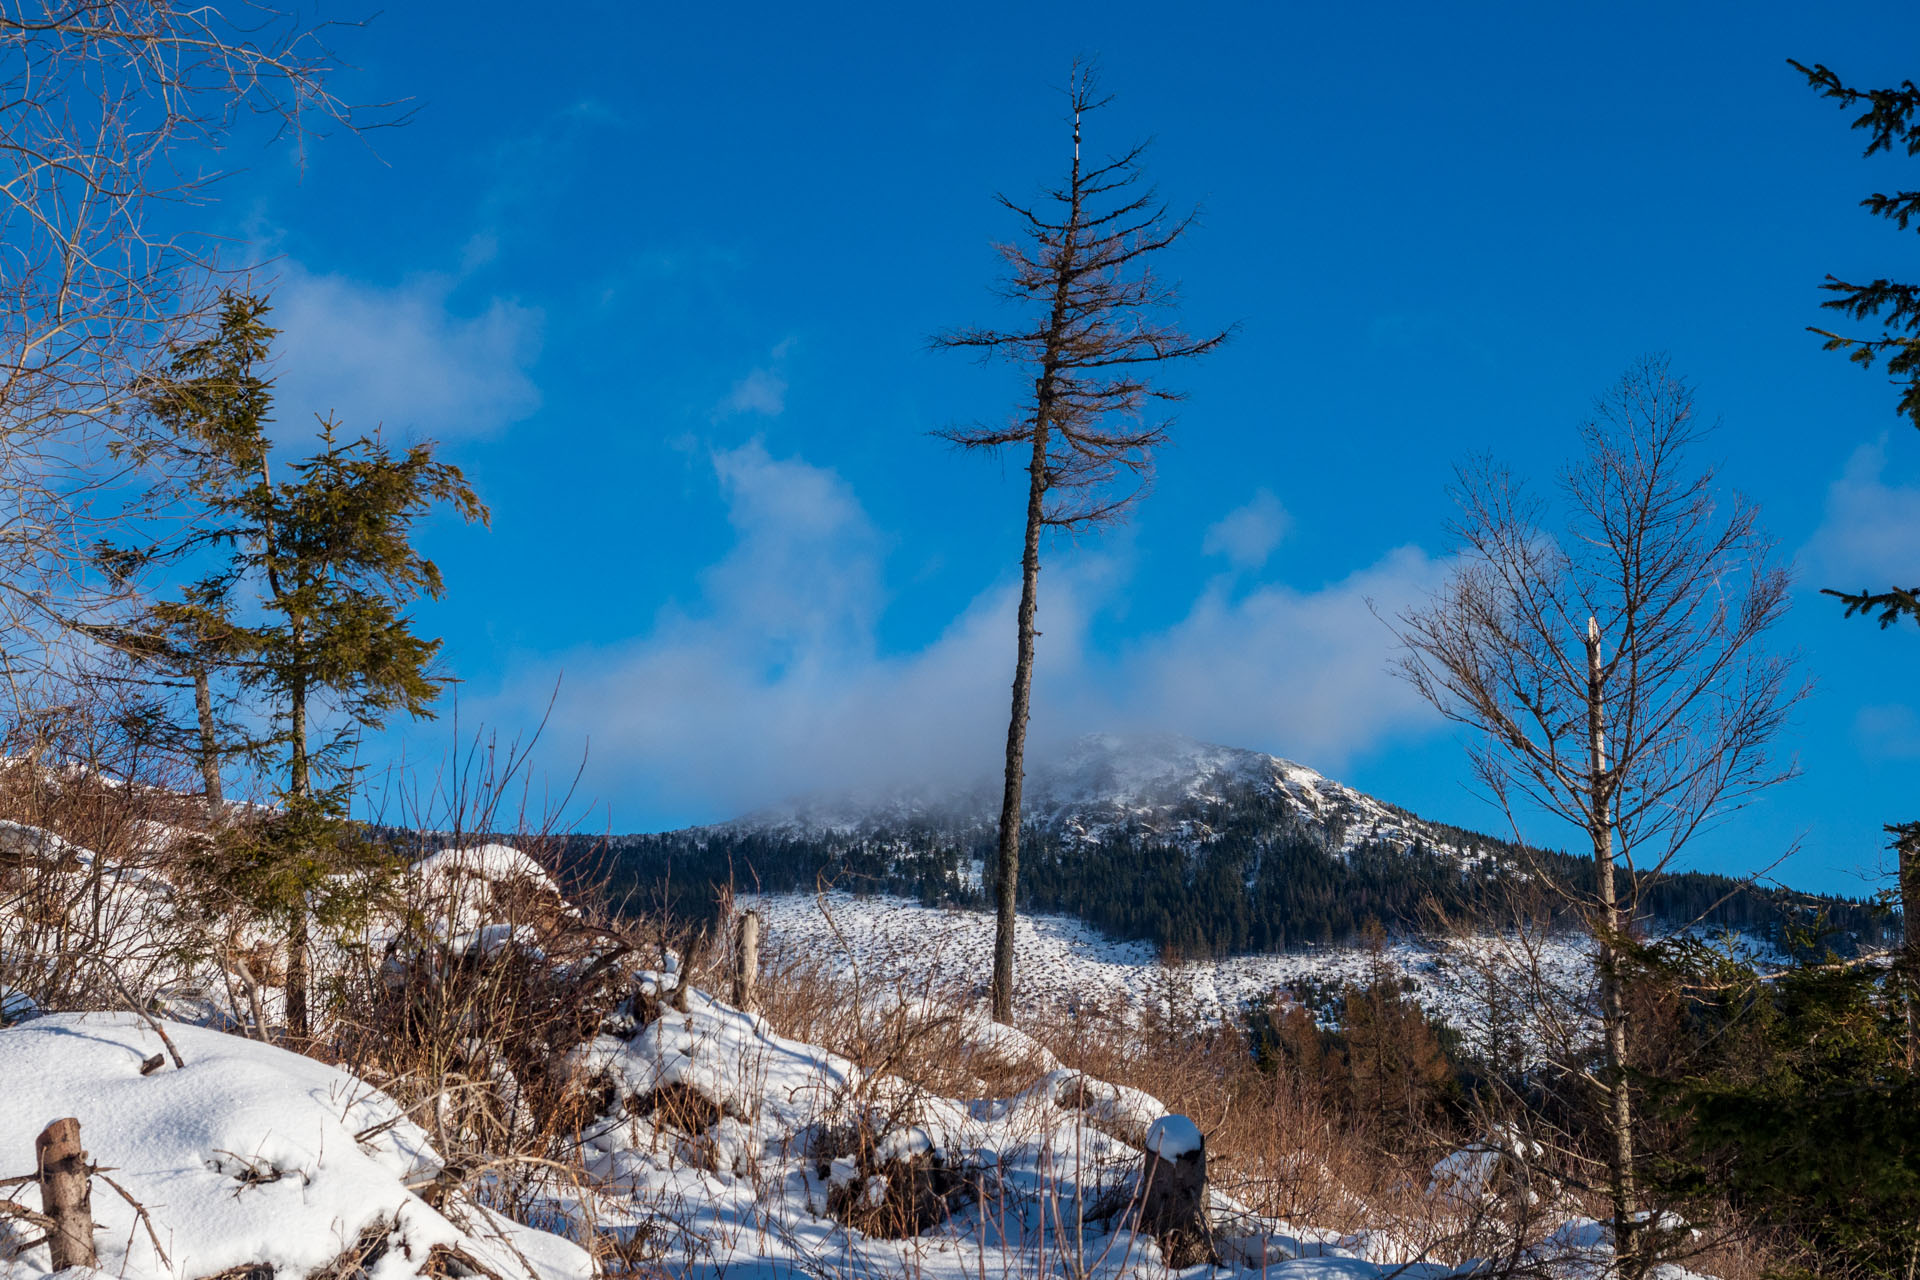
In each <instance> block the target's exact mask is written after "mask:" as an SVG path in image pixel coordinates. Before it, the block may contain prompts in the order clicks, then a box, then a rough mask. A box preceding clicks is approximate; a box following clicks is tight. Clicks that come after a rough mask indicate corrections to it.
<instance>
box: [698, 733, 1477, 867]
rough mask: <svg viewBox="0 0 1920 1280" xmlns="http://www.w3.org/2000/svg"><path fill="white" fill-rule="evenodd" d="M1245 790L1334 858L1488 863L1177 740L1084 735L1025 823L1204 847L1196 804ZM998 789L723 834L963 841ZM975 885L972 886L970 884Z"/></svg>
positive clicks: (1046, 777)
mask: <svg viewBox="0 0 1920 1280" xmlns="http://www.w3.org/2000/svg"><path fill="white" fill-rule="evenodd" d="M1242 788H1251V789H1253V790H1255V791H1258V792H1265V793H1266V794H1268V795H1270V796H1272V797H1274V798H1276V799H1278V800H1280V801H1281V802H1282V803H1283V804H1284V806H1285V807H1286V808H1287V809H1289V810H1291V811H1292V812H1293V814H1294V815H1295V816H1297V817H1298V818H1300V819H1302V820H1304V821H1305V822H1307V823H1309V824H1311V825H1314V826H1317V827H1319V828H1321V829H1322V830H1324V831H1326V832H1327V833H1328V836H1329V841H1330V847H1331V848H1332V850H1333V851H1334V852H1335V853H1338V854H1347V853H1351V852H1352V851H1353V850H1354V849H1356V848H1358V847H1360V846H1361V845H1362V844H1364V843H1368V842H1374V843H1378V844H1383V845H1387V846H1391V847H1392V848H1395V849H1398V850H1401V851H1405V850H1407V849H1409V848H1411V847H1412V846H1413V845H1414V843H1415V842H1416V841H1418V842H1422V843H1424V844H1425V845H1426V846H1427V847H1428V848H1429V849H1431V850H1432V851H1433V853H1434V854H1435V856H1438V857H1445V858H1450V859H1453V860H1454V861H1456V862H1458V863H1460V864H1461V865H1462V866H1463V867H1467V866H1474V865H1478V864H1480V863H1482V862H1484V861H1486V860H1487V859H1488V858H1490V857H1491V856H1492V854H1491V851H1490V850H1486V849H1481V848H1479V847H1477V846H1470V847H1465V848H1460V847H1456V846H1454V845H1453V844H1452V843H1450V842H1449V841H1448V840H1447V839H1446V838H1445V837H1443V836H1442V835H1441V833H1440V832H1439V831H1438V829H1437V828H1434V827H1432V826H1430V825H1429V824H1427V823H1424V822H1422V821H1420V820H1419V819H1418V818H1415V817H1412V816H1411V815H1409V814H1406V813H1403V812H1402V811H1400V810H1397V809H1394V808H1392V807H1391V806H1389V805H1386V804H1384V803H1382V802H1381V801H1379V800H1376V799H1374V798H1373V797H1371V796H1368V795H1365V794H1363V793H1362V792H1359V791H1356V790H1354V789H1353V788H1352V787H1348V786H1345V785H1343V784H1341V783H1339V782H1335V781H1334V780H1333V779H1331V778H1328V777H1326V776H1325V775H1324V774H1321V773H1319V772H1317V771H1315V770H1313V769H1310V768H1308V767H1306V766H1305V765H1302V764H1296V763H1295V762H1293V761H1291V760H1283V759H1281V758H1280V757H1278V756H1272V755H1267V754H1266V753H1264V752H1259V751H1248V750H1244V749H1241V748H1238V747H1224V746H1218V745H1215V744H1212V743H1206V742H1198V741H1196V740H1194V739H1192V738H1187V737H1182V736H1180V735H1177V734H1145V735H1121V734H1089V735H1087V736H1085V737H1082V738H1080V739H1077V740H1076V741H1074V742H1073V743H1071V744H1070V745H1069V746H1068V747H1067V748H1066V749H1065V750H1064V751H1062V752H1059V753H1057V754H1055V755H1053V756H1051V757H1050V758H1045V759H1042V760H1040V761H1039V762H1038V763H1036V764H1035V765H1034V766H1033V768H1032V770H1031V772H1030V774H1029V776H1028V778H1027V783H1026V789H1025V793H1024V795H1025V798H1024V800H1023V802H1022V814H1023V816H1024V818H1025V819H1026V821H1028V822H1031V823H1036V824H1038V825H1040V826H1043V827H1046V828H1048V829H1050V830H1052V831H1054V832H1056V833H1058V834H1059V835H1061V836H1062V837H1063V838H1065V839H1067V840H1085V841H1093V840H1098V839H1100V838H1101V837H1102V836H1103V835H1105V834H1106V833H1107V832H1108V831H1110V830H1113V829H1114V828H1116V827H1123V826H1142V827H1145V828H1147V829H1150V830H1154V831H1157V832H1160V833H1161V834H1162V835H1163V836H1165V837H1169V838H1171V839H1173V840H1174V841H1175V842H1178V843H1187V844H1194V843H1204V842H1205V841H1207V840H1209V839H1211V838H1212V832H1211V831H1209V830H1207V829H1205V825H1204V824H1203V823H1195V822H1194V821H1193V820H1192V819H1191V818H1190V817H1182V816H1177V815H1178V814H1179V813H1180V812H1181V811H1183V810H1184V811H1187V812H1189V813H1190V812H1191V807H1192V806H1193V805H1194V804H1195V803H1196V802H1198V803H1202V804H1204V803H1214V802H1219V801H1222V800H1224V799H1226V798H1227V796H1228V794H1229V792H1231V791H1233V790H1236V789H1242ZM999 804H1000V787H999V784H998V783H997V782H992V781H989V780H985V779H983V780H979V781H976V782H974V783H973V784H971V785H967V786H960V787H952V786H947V787H942V786H934V785H918V786H911V787H896V788H893V789H891V790H887V789H869V790H867V791H861V792H849V793H846V794H843V795H838V796H825V797H815V798H812V799H808V800H803V801H796V802H792V803H789V804H787V805H786V806H784V807H779V808H775V809H770V810H766V811H763V812H761V813H757V814H753V815H750V816H748V817H745V818H741V819H739V820H737V821H734V822H729V823H725V824H722V826H721V827H720V828H716V829H720V830H730V831H736V832H764V833H767V834H770V835H773V836H776V837H778V836H794V837H805V838H818V837H822V836H830V837H850V836H861V837H894V838H898V837H900V835H901V833H902V832H903V831H905V830H906V829H907V828H908V827H909V826H912V827H914V828H919V829H923V830H924V828H925V827H926V826H928V825H931V826H932V827H933V828H935V829H936V830H938V831H939V832H940V833H941V838H943V839H944V840H946V841H948V842H960V843H962V845H963V846H964V840H965V839H966V838H967V837H969V836H970V835H972V834H976V833H978V832H980V831H983V830H986V829H988V828H990V827H991V826H992V824H993V823H994V822H995V821H996V820H997V817H998V814H999ZM976 882H977V877H976Z"/></svg>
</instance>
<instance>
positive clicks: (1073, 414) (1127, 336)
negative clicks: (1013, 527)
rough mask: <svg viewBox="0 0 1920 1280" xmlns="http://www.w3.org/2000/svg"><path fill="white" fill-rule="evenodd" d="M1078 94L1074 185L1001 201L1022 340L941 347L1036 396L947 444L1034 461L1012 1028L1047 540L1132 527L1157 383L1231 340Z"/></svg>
mask: <svg viewBox="0 0 1920 1280" xmlns="http://www.w3.org/2000/svg"><path fill="white" fill-rule="evenodd" d="M1067 99H1068V105H1069V108H1070V112H1071V118H1072V125H1073V161H1072V164H1071V166H1070V167H1069V169H1068V173H1067V181H1066V183H1065V184H1064V185H1062V186H1058V187H1053V188H1050V189H1048V190H1047V191H1046V192H1045V195H1044V199H1043V200H1042V201H1040V202H1037V203H1035V204H1033V205H1031V206H1029V205H1025V204H1020V203H1017V202H1015V201H1013V200H1011V199H1009V198H1007V197H1006V196H1004V195H1003V196H1000V197H998V199H999V201H1000V204H1001V205H1002V206H1003V207H1005V208H1006V209H1007V210H1009V211H1010V212H1012V213H1013V214H1015V215H1016V216H1017V217H1018V218H1019V220H1020V222H1021V226H1022V235H1021V238H1020V239H1019V240H1017V241H1015V242H1011V243H1007V244H1003V245H1000V246H999V251H1000V256H1001V258H1002V260H1003V261H1004V263H1005V264H1006V268H1007V273H1006V276H1005V278H1004V280H1003V281H1002V283H1001V285H1000V287H999V292H1000V293H1001V295H1002V296H1003V297H1005V298H1006V299H1008V300H1009V301H1011V302H1013V303H1015V304H1016V305H1018V306H1019V307H1021V308H1022V310H1023V312H1024V322H1023V323H1021V324H1020V325H1019V326H1018V327H1016V328H1011V329H991V328H979V329H957V330H953V331H951V332H948V333H944V334H941V335H939V336H938V337H936V338H935V339H934V341H933V345H934V346H935V347H936V348H938V349H943V350H953V349H958V350H967V351H975V352H978V353H979V354H980V355H981V356H982V357H985V358H989V359H1003V360H1006V361H1008V362H1009V363H1011V364H1014V365H1015V366H1017V367H1019V368H1020V369H1021V370H1022V371H1023V372H1024V373H1025V374H1026V375H1027V377H1028V378H1029V379H1030V381H1029V382H1028V387H1029V388H1030V390H1029V391H1028V392H1027V394H1026V395H1025V396H1024V397H1023V399H1022V400H1021V402H1020V406H1019V408H1018V409H1017V410H1016V411H1015V412H1014V413H1013V414H1012V415H1011V416H1010V418H1009V419H1008V421H1007V422H1005V423H1004V424H1001V425H991V426H989V425H975V426H967V427H955V428H949V429H947V430H944V431H941V432H938V433H936V434H938V435H939V436H940V437H941V438H942V439H945V440H947V441H949V442H951V443H953V444H955V445H958V446H960V447H961V448H964V449H987V450H994V451H998V450H1003V449H1012V450H1016V451H1018V452H1020V453H1024V455H1025V458H1026V472H1027V503H1026V525H1025V535H1024V539H1023V542H1022V548H1021V554H1020V611H1019V615H1018V622H1017V628H1018V637H1017V649H1016V657H1015V660H1014V675H1013V708H1012V714H1011V716H1010V717H1009V718H1008V722H1007V753H1006V783H1005V789H1004V791H1003V793H1002V797H1001V806H1000V829H999V845H998V863H997V880H996V905H997V915H998V918H997V922H996V927H995V935H994V955H993V981H992V988H991V993H990V1001H991V1005H992V1012H993V1017H994V1018H995V1019H996V1020H998V1021H1000V1022H1011V1021H1012V1019H1013V931H1014V920H1015V915H1016V895H1017V891H1018V886H1019V874H1020V807H1021V784H1022V781H1023V779H1024V777H1025V759H1026V743H1027V720H1028V714H1029V710H1030V707H1031V703H1032V694H1033V649H1034V645H1033V642H1034V637H1035V636H1036V635H1037V634H1038V632H1037V631H1036V629H1035V624H1034V619H1035V614H1036V612H1037V610H1038V608H1039V604H1038V592H1039V583H1040V548H1041V542H1042V538H1043V535H1044V534H1045V532H1046V531H1047V530H1049V529H1062V530H1067V531H1070V532H1077V531H1082V530H1088V529H1094V528H1098V527H1100V526H1103V525H1107V524H1112V523H1115V522H1117V521H1120V520H1123V519H1124V518H1125V517H1126V515H1127V513H1128V511H1129V509H1130V508H1131V507H1132V506H1133V504H1134V503H1135V502H1137V501H1138V500H1139V499H1140V497H1141V496H1142V495H1143V494H1144V493H1145V491H1146V488H1147V485H1148V483H1149V482H1150V481H1151V479H1152V471H1153V451H1154V449H1155V448H1156V447H1157V446H1159V445H1161V444H1163V443H1165V441H1166V440H1167V438H1168V433H1169V430H1170V428H1171V425H1172V424H1171V420H1170V419H1168V418H1167V417H1165V416H1161V415H1158V414H1156V413H1154V412H1153V410H1154V409H1156V408H1157V407H1160V406H1164V405H1165V404H1167V403H1168V402H1171V401H1175V400H1178V399H1180V398H1181V397H1180V395H1179V393H1177V392H1173V391H1169V390H1167V389H1165V388H1162V387H1157V386H1155V385H1153V383H1152V382H1151V381H1150V380H1149V377H1150V374H1151V373H1152V371H1153V370H1154V369H1155V367H1156V366H1158V365H1161V364H1164V363H1166V362H1168V361H1172V360H1185V359H1190V358H1192V357H1194V356H1199V355H1204V354H1206V353H1207V352H1209V351H1211V350H1213V349H1214V348H1215V347H1218V346H1219V345H1220V344H1221V343H1223V342H1225V341H1226V339H1227V337H1228V332H1225V331H1223V332H1220V333H1215V334H1212V335H1210V336H1207V337H1200V338H1195V337H1193V336H1191V335H1189V334H1187V333H1186V332H1185V331H1184V330H1182V329H1181V328H1179V327H1178V326H1177V325H1175V324H1173V323H1170V322H1169V321H1168V320H1167V319H1166V318H1165V317H1166V316H1167V315H1168V314H1169V313H1170V311H1171V309H1172V307H1173V305H1174V303H1175V301H1176V291H1175V290H1174V289H1173V287H1172V286H1170V285H1168V284H1166V283H1164V282H1162V281H1161V280H1159V279H1158V278H1157V277H1156V276H1155V275H1154V272H1153V269H1152V260H1153V258H1154V256H1155V255H1156V254H1158V253H1160V252H1161V251H1162V250H1165V249H1167V248H1170V247H1171V246H1172V245H1173V244H1174V243H1175V242H1176V241H1178V240H1179V239H1180V238H1181V237H1182V236H1183V235H1185V234H1186V232H1187V230H1188V229H1189V228H1190V227H1191V226H1192V225H1193V218H1194V215H1193V214H1191V213H1188V214H1186V215H1184V216H1180V217H1174V216H1171V215H1170V214H1169V212H1168V208H1167V206H1166V205H1165V204H1163V203H1161V201H1160V199H1159V197H1158V196H1157V194H1156V193H1155V192H1154V191H1153V189H1152V188H1151V187H1145V186H1142V182H1141V180H1142V176H1143V175H1142V171H1141V164H1140V162H1141V157H1142V154H1143V152H1144V150H1145V147H1144V145H1143V146H1136V147H1134V148H1132V149H1131V150H1128V151H1125V152H1122V153H1121V154H1119V155H1117V156H1114V157H1112V158H1110V159H1107V160H1105V161H1103V162H1100V163H1097V164H1092V163H1087V162H1084V161H1083V159H1082V157H1081V129H1082V125H1083V123H1084V119H1085V117H1086V116H1087V115H1088V114H1089V113H1090V112H1092V111H1095V110H1097V109H1098V108H1100V107H1102V106H1104V105H1106V103H1107V101H1108V99H1106V98H1104V97H1101V96H1100V94H1099V92H1098V87H1097V83H1096V76H1095V74H1094V70H1093V68H1092V67H1091V66H1088V65H1084V64H1079V65H1076V66H1075V67H1074V69H1073V73H1072V77H1071V79H1070V81H1069V84H1068V88H1067Z"/></svg>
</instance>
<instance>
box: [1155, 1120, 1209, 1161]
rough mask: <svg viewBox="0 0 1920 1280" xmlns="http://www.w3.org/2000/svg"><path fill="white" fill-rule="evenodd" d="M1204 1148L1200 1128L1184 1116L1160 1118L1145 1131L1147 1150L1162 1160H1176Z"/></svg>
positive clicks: (1204, 1142)
mask: <svg viewBox="0 0 1920 1280" xmlns="http://www.w3.org/2000/svg"><path fill="white" fill-rule="evenodd" d="M1205 1148H1206V1141H1205V1139H1203V1138H1201V1136H1200V1126H1199V1125H1197V1124H1195V1123H1194V1122H1193V1121H1191V1120H1189V1119H1188V1118H1187V1117H1185V1116H1161V1117H1160V1118H1159V1119H1158V1120H1155V1121H1154V1122H1153V1128H1151V1129H1149V1130H1147V1150H1149V1151H1151V1152H1153V1153H1154V1154H1155V1155H1157V1156H1159V1157H1160V1158H1161V1159H1162V1160H1178V1159H1179V1158H1180V1157H1181V1156H1186V1155H1192V1154H1193V1153H1194V1152H1197V1151H1201V1150H1204V1149H1205Z"/></svg>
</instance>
